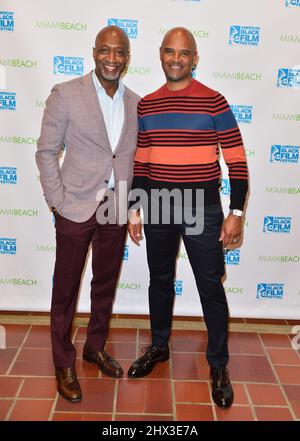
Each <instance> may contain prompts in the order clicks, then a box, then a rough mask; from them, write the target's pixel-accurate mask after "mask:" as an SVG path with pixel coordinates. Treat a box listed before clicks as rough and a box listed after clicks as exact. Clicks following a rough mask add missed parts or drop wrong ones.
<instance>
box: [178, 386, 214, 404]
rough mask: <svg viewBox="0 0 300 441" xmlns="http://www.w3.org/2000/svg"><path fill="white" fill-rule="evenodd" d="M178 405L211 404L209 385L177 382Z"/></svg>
mask: <svg viewBox="0 0 300 441" xmlns="http://www.w3.org/2000/svg"><path fill="white" fill-rule="evenodd" d="M174 389H175V400H176V402H177V403H211V399H210V392H209V388H208V383H205V382H197V381H175V382H174Z"/></svg>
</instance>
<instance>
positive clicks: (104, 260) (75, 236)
mask: <svg viewBox="0 0 300 441" xmlns="http://www.w3.org/2000/svg"><path fill="white" fill-rule="evenodd" d="M55 228H56V262H55V268H54V279H53V292H52V302H51V341H52V352H53V361H54V365H55V367H72V366H74V363H75V358H76V351H75V348H74V346H73V344H72V341H71V330H72V322H73V319H74V315H75V311H76V304H77V299H78V291H79V286H80V281H81V275H82V271H83V268H84V265H85V261H86V255H87V252H88V249H89V245H90V243H92V271H93V278H92V281H91V314H90V319H89V323H88V328H87V342H88V344H89V345H90V347H91V348H92V349H93V350H94V351H99V350H102V349H103V347H104V345H105V340H106V337H107V334H108V328H109V319H110V316H111V310H112V303H113V299H114V295H115V289H116V284H117V280H118V275H119V271H120V266H121V261H122V256H123V250H124V243H125V238H126V231H127V227H126V225H122V226H119V225H118V224H106V225H100V224H99V223H98V222H97V219H96V213H95V214H94V215H93V216H92V217H91V218H90V219H89V220H87V221H86V222H82V223H77V222H73V221H71V220H68V219H65V218H64V217H62V216H61V215H60V214H58V213H56V215H55Z"/></svg>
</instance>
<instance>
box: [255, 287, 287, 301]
mask: <svg viewBox="0 0 300 441" xmlns="http://www.w3.org/2000/svg"><path fill="white" fill-rule="evenodd" d="M283 286H284V284H283V283H258V285H257V291H256V298H257V299H282V298H283V294H284V293H283Z"/></svg>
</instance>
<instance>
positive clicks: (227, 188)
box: [221, 179, 230, 196]
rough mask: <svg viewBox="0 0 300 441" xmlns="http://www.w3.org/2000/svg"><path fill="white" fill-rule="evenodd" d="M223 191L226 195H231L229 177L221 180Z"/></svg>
mask: <svg viewBox="0 0 300 441" xmlns="http://www.w3.org/2000/svg"><path fill="white" fill-rule="evenodd" d="M221 193H222V194H223V195H224V196H229V195H230V181H229V179H222V180H221Z"/></svg>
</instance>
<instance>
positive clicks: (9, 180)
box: [0, 167, 17, 184]
mask: <svg viewBox="0 0 300 441" xmlns="http://www.w3.org/2000/svg"><path fill="white" fill-rule="evenodd" d="M16 183H17V169H16V167H0V184H16Z"/></svg>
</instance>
